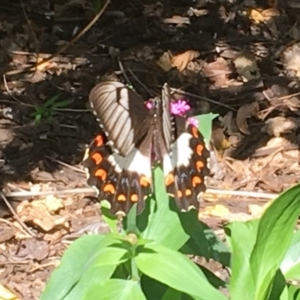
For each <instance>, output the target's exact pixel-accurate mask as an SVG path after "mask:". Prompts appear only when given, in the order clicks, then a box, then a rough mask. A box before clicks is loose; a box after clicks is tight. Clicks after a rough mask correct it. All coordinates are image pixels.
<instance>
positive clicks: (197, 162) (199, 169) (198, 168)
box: [196, 160, 204, 172]
mask: <svg viewBox="0 0 300 300" xmlns="http://www.w3.org/2000/svg"><path fill="white" fill-rule="evenodd" d="M203 167H204V163H203V162H202V161H201V160H198V161H196V169H197V171H198V172H200V171H201V169H202V168H203Z"/></svg>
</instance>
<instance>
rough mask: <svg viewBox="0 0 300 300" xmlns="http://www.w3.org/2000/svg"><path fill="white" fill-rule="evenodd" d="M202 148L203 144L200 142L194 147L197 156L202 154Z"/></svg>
mask: <svg viewBox="0 0 300 300" xmlns="http://www.w3.org/2000/svg"><path fill="white" fill-rule="evenodd" d="M203 149H204V146H203V145H201V144H199V145H197V147H196V152H197V154H198V155H199V156H202V154H203Z"/></svg>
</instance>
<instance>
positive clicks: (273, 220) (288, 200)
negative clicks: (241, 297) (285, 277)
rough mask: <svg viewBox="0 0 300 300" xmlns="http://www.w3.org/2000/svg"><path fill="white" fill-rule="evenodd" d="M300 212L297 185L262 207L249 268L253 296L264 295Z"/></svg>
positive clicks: (267, 291) (299, 196)
mask: <svg viewBox="0 0 300 300" xmlns="http://www.w3.org/2000/svg"><path fill="white" fill-rule="evenodd" d="M299 213H300V185H297V186H295V187H293V188H291V189H289V190H288V191H286V192H285V193H283V194H281V195H280V196H279V197H278V198H277V199H276V200H275V201H274V202H273V203H272V204H271V205H270V206H269V207H268V208H267V210H266V211H265V213H264V214H263V216H262V217H261V219H260V221H259V225H258V231H257V239H256V244H255V246H254V249H253V253H252V255H251V268H252V271H253V276H254V278H255V279H256V293H255V298H254V299H257V300H258V299H264V298H265V297H266V295H268V293H269V291H270V287H271V284H272V281H273V279H274V276H275V274H276V272H277V269H278V268H279V266H280V264H281V262H282V260H283V258H284V256H285V254H286V252H287V250H288V247H289V245H290V243H291V240H292V236H293V231H294V229H295V225H296V223H297V220H298V215H299Z"/></svg>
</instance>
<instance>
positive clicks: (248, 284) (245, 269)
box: [225, 220, 258, 300]
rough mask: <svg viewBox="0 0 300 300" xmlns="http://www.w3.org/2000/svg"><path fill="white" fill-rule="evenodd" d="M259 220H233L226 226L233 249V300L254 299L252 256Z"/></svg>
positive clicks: (231, 290)
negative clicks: (243, 221)
mask: <svg viewBox="0 0 300 300" xmlns="http://www.w3.org/2000/svg"><path fill="white" fill-rule="evenodd" d="M257 227H258V221H257V220H253V221H249V222H245V223H242V222H233V223H231V224H229V225H227V226H226V228H225V233H226V234H227V239H228V240H229V244H230V245H231V249H232V261H231V270H232V274H231V280H230V295H231V297H232V299H233V300H238V299H243V300H253V299H254V292H255V279H254V277H253V274H252V270H251V266H250V257H251V253H252V250H253V248H254V245H255V241H256V233H257Z"/></svg>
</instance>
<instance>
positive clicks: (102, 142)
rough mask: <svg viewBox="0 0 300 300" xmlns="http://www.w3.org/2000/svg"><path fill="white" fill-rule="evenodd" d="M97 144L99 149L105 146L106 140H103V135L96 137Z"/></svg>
mask: <svg viewBox="0 0 300 300" xmlns="http://www.w3.org/2000/svg"><path fill="white" fill-rule="evenodd" d="M95 143H96V146H97V147H100V146H102V145H103V144H104V138H103V135H97V136H96V137H95Z"/></svg>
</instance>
